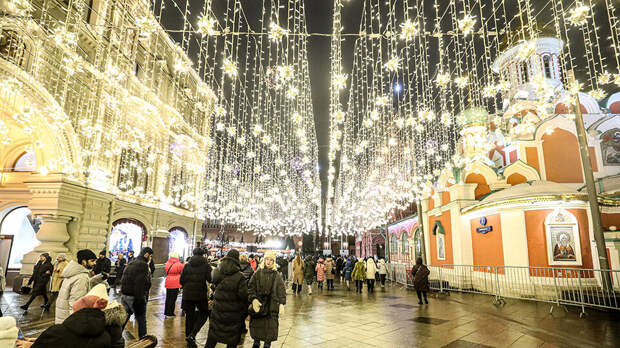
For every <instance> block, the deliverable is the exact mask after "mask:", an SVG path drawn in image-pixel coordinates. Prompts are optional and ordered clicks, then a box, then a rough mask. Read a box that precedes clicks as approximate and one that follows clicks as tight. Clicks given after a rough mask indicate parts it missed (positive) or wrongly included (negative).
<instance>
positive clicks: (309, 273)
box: [304, 255, 315, 295]
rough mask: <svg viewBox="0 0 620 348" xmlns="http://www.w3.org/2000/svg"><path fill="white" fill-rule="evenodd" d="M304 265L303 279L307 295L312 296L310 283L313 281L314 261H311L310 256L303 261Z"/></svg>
mask: <svg viewBox="0 0 620 348" xmlns="http://www.w3.org/2000/svg"><path fill="white" fill-rule="evenodd" d="M304 263H305V264H306V268H304V279H305V280H306V285H308V295H312V281H313V280H314V275H315V271H314V268H315V266H314V261H312V256H310V255H308V256H306V260H305V261H304Z"/></svg>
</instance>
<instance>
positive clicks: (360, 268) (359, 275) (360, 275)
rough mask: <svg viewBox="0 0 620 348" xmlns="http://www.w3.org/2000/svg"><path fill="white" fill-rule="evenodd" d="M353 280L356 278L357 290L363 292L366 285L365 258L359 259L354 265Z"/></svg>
mask: <svg viewBox="0 0 620 348" xmlns="http://www.w3.org/2000/svg"><path fill="white" fill-rule="evenodd" d="M351 276H352V277H353V280H355V292H359V293H362V287H363V286H364V280H365V279H366V265H364V260H363V259H361V258H360V259H358V260H357V262H356V263H355V266H354V267H353V272H352V273H351Z"/></svg>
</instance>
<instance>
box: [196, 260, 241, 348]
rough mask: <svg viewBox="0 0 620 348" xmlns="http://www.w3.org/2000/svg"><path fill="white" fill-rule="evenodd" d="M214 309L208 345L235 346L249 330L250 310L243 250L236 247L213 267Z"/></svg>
mask: <svg viewBox="0 0 620 348" xmlns="http://www.w3.org/2000/svg"><path fill="white" fill-rule="evenodd" d="M213 284H214V285H215V292H214V294H213V311H212V312H211V315H210V317H209V333H208V337H207V343H206V345H205V348H215V346H216V345H217V343H218V342H219V343H225V344H226V345H228V346H229V347H235V346H236V345H237V344H239V342H240V341H241V334H242V333H243V332H244V331H245V318H246V316H247V313H248V284H247V282H246V280H245V277H244V276H243V274H242V273H241V272H240V266H239V251H237V250H235V249H232V250H230V251H229V252H228V255H226V257H224V258H223V259H222V261H221V262H220V264H219V266H218V267H217V268H216V269H215V271H213Z"/></svg>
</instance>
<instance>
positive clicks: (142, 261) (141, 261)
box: [121, 247, 153, 338]
mask: <svg viewBox="0 0 620 348" xmlns="http://www.w3.org/2000/svg"><path fill="white" fill-rule="evenodd" d="M152 256H153V249H151V248H149V247H144V248H142V250H141V251H140V255H139V256H138V257H136V259H135V260H133V261H131V262H130V263H129V265H127V268H125V272H124V273H123V278H122V279H121V303H122V304H123V307H125V310H126V311H127V321H129V317H130V316H131V315H132V314H134V315H135V317H136V321H137V322H138V337H139V338H142V337H144V336H146V303H147V295H148V291H149V289H150V288H151V270H150V268H149V262H150V260H151V258H152Z"/></svg>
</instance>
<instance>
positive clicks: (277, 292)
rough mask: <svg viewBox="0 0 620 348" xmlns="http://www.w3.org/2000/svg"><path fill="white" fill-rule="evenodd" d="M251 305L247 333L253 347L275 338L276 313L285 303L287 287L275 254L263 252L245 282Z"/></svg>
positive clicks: (276, 332)
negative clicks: (278, 269) (252, 341)
mask: <svg viewBox="0 0 620 348" xmlns="http://www.w3.org/2000/svg"><path fill="white" fill-rule="evenodd" d="M248 299H249V300H250V302H251V303H252V304H251V305H250V308H251V309H250V335H251V336H252V338H253V339H254V345H253V347H256V348H258V347H260V342H261V341H262V342H265V347H269V346H271V342H273V341H277V340H278V322H279V314H280V313H283V311H284V305H285V304H286V289H285V287H284V281H283V280H282V276H281V275H280V273H278V271H277V266H276V253H275V252H274V251H271V250H270V251H266V252H265V255H264V257H263V262H262V263H261V265H260V268H259V270H257V271H256V273H254V276H252V279H250V283H249V284H248Z"/></svg>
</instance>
